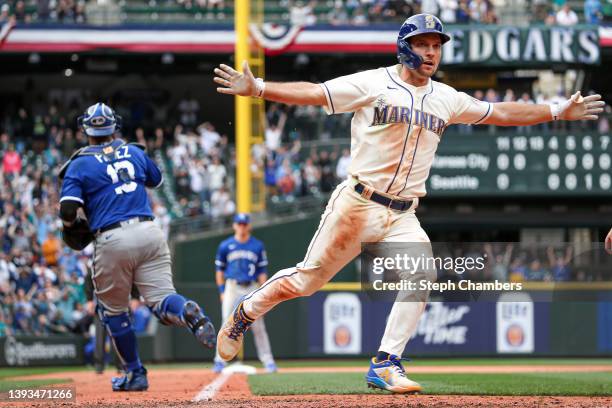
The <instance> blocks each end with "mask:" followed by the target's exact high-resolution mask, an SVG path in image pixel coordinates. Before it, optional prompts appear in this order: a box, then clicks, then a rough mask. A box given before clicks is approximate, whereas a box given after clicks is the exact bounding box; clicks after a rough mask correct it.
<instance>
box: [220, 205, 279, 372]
mask: <svg viewBox="0 0 612 408" xmlns="http://www.w3.org/2000/svg"><path fill="white" fill-rule="evenodd" d="M233 228H234V235H233V236H231V237H229V238H227V239H226V240H225V241H223V242H221V244H220V245H219V248H218V249H217V256H216V258H215V265H216V268H217V273H216V281H217V286H218V287H219V295H220V298H221V310H222V315H223V316H222V317H223V321H224V322H225V321H226V320H227V319H228V318H229V316H230V314H231V313H232V310H234V308H235V307H236V305H237V304H238V302H239V301H240V300H241V299H242V297H243V296H245V295H247V294H249V293H251V292H252V291H253V290H255V289H257V288H258V287H259V286H261V284H262V283H263V282H265V281H266V280H267V279H268V274H267V266H268V259H267V258H266V250H265V248H264V245H263V242H261V241H260V240H258V239H256V238H255V237H253V236H251V217H250V216H249V215H248V214H236V215H235V216H234V223H233ZM252 329H253V336H254V337H255V347H256V349H257V357H258V358H259V360H260V361H261V362H262V364H263V365H264V367H265V368H266V371H268V372H275V371H276V364H275V363H274V357H272V350H271V348H270V340H269V339H268V333H267V332H266V326H265V323H264V321H263V319H261V320H257V322H255V323H254V324H253V327H252ZM223 367H225V362H224V361H223V360H222V359H221V357H219V354H218V353H217V355H216V356H215V365H214V371H215V372H221V371H222V370H223Z"/></svg>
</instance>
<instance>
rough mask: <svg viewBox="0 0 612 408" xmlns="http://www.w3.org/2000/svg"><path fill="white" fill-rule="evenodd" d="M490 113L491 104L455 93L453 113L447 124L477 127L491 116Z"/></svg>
mask: <svg viewBox="0 0 612 408" xmlns="http://www.w3.org/2000/svg"><path fill="white" fill-rule="evenodd" d="M492 113H493V104H491V103H489V102H484V101H480V100H478V99H476V98H472V97H471V96H470V95H468V94H466V93H465V92H457V93H456V95H455V111H454V112H453V114H452V116H451V118H450V121H449V124H453V123H462V124H465V125H477V124H479V123H481V122H482V121H484V120H485V119H486V118H488V117H489V116H491V114H492Z"/></svg>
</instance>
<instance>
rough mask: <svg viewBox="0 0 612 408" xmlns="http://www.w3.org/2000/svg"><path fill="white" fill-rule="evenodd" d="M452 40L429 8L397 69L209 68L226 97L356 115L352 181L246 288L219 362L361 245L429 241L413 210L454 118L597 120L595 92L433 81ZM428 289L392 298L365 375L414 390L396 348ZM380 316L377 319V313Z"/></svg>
mask: <svg viewBox="0 0 612 408" xmlns="http://www.w3.org/2000/svg"><path fill="white" fill-rule="evenodd" d="M447 41H450V37H449V36H448V35H447V34H446V33H444V28H443V27H442V23H441V22H440V20H439V19H438V18H437V17H435V16H433V15H431V14H418V15H414V16H411V17H409V18H408V19H407V20H406V21H405V22H404V24H403V25H402V26H401V28H400V30H399V35H398V38H397V56H398V60H399V63H398V64H396V65H393V66H388V67H382V68H378V69H373V70H368V71H363V72H359V73H356V74H352V75H347V76H343V77H339V78H335V79H332V80H330V81H326V82H324V83H321V84H314V83H309V82H292V83H277V82H264V81H263V80H262V79H259V78H257V79H256V78H254V77H253V74H252V73H251V71H250V69H249V66H248V64H247V63H246V62H245V63H244V64H243V72H238V71H236V70H234V69H233V68H232V67H229V66H227V65H220V66H219V68H216V69H215V74H216V77H215V78H214V81H215V82H216V83H217V84H219V85H220V87H219V88H217V91H218V92H219V93H222V94H230V95H242V96H254V97H260V98H264V99H266V100H270V101H275V102H281V103H285V104H289V105H316V106H322V107H323V108H324V109H325V110H326V111H327V113H329V114H334V113H345V112H353V113H354V115H353V119H352V123H351V164H350V167H349V173H350V175H349V178H348V179H347V180H346V181H344V182H342V183H341V184H340V185H339V186H338V187H337V188H336V190H335V191H334V193H333V194H332V196H331V198H330V201H329V204H328V206H327V208H326V210H325V212H324V213H323V216H322V217H321V223H320V224H319V228H318V230H317V232H316V233H315V235H314V237H313V239H312V241H311V242H310V245H309V247H308V249H307V251H306V256H305V258H304V260H303V261H302V262H300V263H299V264H297V265H296V266H295V267H292V268H288V269H284V270H281V271H279V272H277V273H276V274H275V275H274V276H272V277H271V278H270V279H269V280H268V281H267V282H266V283H264V284H263V285H262V286H261V288H259V289H257V290H255V291H254V292H253V293H251V294H250V295H248V296H247V297H246V298H245V300H244V301H243V302H242V303H241V304H240V305H239V306H238V307H237V308H236V310H235V311H234V314H233V315H232V318H231V319H229V320H228V321H227V323H226V324H225V325H223V327H222V328H221V329H220V330H219V336H218V337H217V349H218V351H219V354H220V355H221V357H222V358H224V359H230V358H232V357H233V356H234V355H235V354H236V352H237V351H238V350H239V349H240V345H241V343H242V339H243V333H244V332H245V331H246V330H247V329H248V328H249V326H250V325H251V324H252V322H253V321H255V320H256V319H259V318H260V317H261V316H263V315H264V314H265V313H267V312H268V311H269V310H270V309H272V308H273V307H274V306H276V305H277V304H279V303H280V302H282V301H285V300H288V299H291V298H295V297H298V296H308V295H310V294H312V293H314V292H315V291H317V290H318V289H319V288H321V287H322V286H323V285H324V284H325V283H327V282H328V281H329V280H330V279H331V278H332V277H333V276H334V275H335V274H336V273H338V271H340V270H341V269H342V267H343V266H344V265H346V264H347V263H348V262H350V261H351V260H352V259H353V258H355V257H356V256H357V255H359V253H360V251H361V243H362V242H371V243H374V242H407V243H423V244H424V245H429V238H428V237H427V234H426V233H425V231H423V229H422V228H421V225H420V224H419V221H418V219H417V217H416V214H415V210H416V208H417V207H418V203H419V199H420V198H421V197H423V196H425V193H426V192H425V181H426V180H427V177H428V175H429V170H430V169H431V166H432V163H433V160H434V155H435V152H436V149H437V146H438V143H439V142H440V140H441V136H442V133H443V132H444V130H445V129H446V127H448V126H449V125H452V124H456V123H459V124H468V125H477V124H486V125H497V126H524V125H534V124H537V123H542V122H548V121H552V120H595V119H597V114H598V113H600V112H602V111H603V109H602V107H603V102H602V101H600V99H601V97H600V96H599V95H590V96H586V97H584V98H583V97H582V96H580V92H576V93H575V94H574V95H573V96H572V97H571V98H570V99H568V100H567V101H565V102H564V103H560V104H555V105H525V104H520V103H514V102H502V103H488V102H483V101H479V100H476V99H474V98H471V97H470V96H469V95H467V94H465V93H463V92H458V91H456V90H455V89H453V88H452V87H450V86H448V85H445V84H443V83H441V82H437V81H434V80H432V79H431V77H432V76H433V75H434V74H435V72H436V70H437V69H438V65H439V63H440V59H441V55H442V45H443V44H444V43H446V42H447ZM426 300H427V296H425V298H424V299H418V300H417V301H401V302H398V301H396V302H395V303H394V305H393V308H392V309H391V313H390V315H389V318H388V319H387V324H386V328H385V332H384V334H383V337H382V341H381V343H380V346H379V349H378V353H377V355H376V357H374V358H373V359H372V361H371V364H370V370H369V371H368V373H367V375H366V381H367V383H368V384H369V385H370V386H373V387H378V388H383V389H386V390H389V391H392V392H398V393H411V392H418V391H420V390H421V386H420V385H419V384H417V383H416V382H414V381H411V380H410V379H409V378H408V377H407V376H406V373H405V371H404V368H403V366H402V364H401V355H402V353H403V352H404V348H405V347H406V344H407V343H408V340H409V339H410V337H411V336H412V335H413V333H414V331H415V330H416V327H417V323H418V321H419V318H420V316H421V314H422V313H423V311H424V309H425V304H426ZM381 318H383V317H382V316H381Z"/></svg>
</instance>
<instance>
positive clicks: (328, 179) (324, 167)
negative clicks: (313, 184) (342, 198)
mask: <svg viewBox="0 0 612 408" xmlns="http://www.w3.org/2000/svg"><path fill="white" fill-rule="evenodd" d="M332 163H333V162H332V158H331V155H330V154H329V152H328V151H327V150H322V151H321V152H320V153H319V161H318V163H317V165H318V167H319V169H320V171H321V191H322V192H324V193H329V192H331V191H332V190H333V189H334V187H335V186H336V178H335V176H334V168H333V167H332Z"/></svg>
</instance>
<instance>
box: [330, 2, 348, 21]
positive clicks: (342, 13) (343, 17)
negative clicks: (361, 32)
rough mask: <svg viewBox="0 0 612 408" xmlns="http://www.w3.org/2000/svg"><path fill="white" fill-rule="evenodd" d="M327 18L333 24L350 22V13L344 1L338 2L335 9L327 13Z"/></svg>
mask: <svg viewBox="0 0 612 408" xmlns="http://www.w3.org/2000/svg"><path fill="white" fill-rule="evenodd" d="M327 20H328V21H329V23H330V24H331V25H346V24H348V23H349V15H348V13H347V12H346V9H345V8H344V7H343V6H342V3H336V4H335V5H334V8H333V10H331V11H330V12H329V13H328V14H327Z"/></svg>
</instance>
